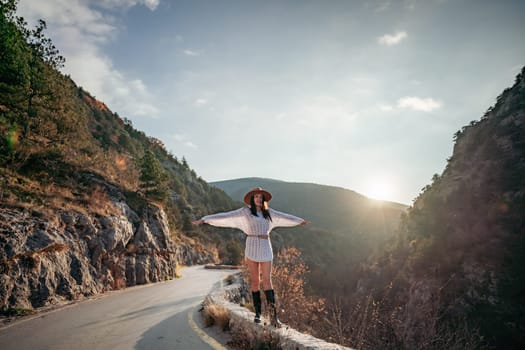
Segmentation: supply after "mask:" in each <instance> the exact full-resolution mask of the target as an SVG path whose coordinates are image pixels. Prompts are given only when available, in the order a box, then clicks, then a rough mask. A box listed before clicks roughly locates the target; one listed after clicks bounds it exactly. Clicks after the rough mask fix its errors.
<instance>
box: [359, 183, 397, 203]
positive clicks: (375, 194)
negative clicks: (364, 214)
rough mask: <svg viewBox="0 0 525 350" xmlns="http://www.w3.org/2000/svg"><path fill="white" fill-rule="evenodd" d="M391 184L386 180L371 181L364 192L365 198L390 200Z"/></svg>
mask: <svg viewBox="0 0 525 350" xmlns="http://www.w3.org/2000/svg"><path fill="white" fill-rule="evenodd" d="M392 189H393V187H392V184H391V182H390V181H388V180H386V179H378V180H374V181H371V182H370V183H369V184H368V186H367V190H366V192H365V193H366V196H367V197H369V198H372V199H378V200H390V198H391V197H392V192H393V191H392Z"/></svg>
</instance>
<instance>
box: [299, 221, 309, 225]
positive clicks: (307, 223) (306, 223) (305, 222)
mask: <svg viewBox="0 0 525 350" xmlns="http://www.w3.org/2000/svg"><path fill="white" fill-rule="evenodd" d="M311 223H312V222H311V221H308V220H304V221H303V222H301V223H300V224H299V226H305V225H310V224H311Z"/></svg>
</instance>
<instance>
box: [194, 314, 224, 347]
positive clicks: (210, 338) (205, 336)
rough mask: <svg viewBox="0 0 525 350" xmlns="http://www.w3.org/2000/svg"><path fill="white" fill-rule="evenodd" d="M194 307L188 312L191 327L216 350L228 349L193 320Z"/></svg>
mask: <svg viewBox="0 0 525 350" xmlns="http://www.w3.org/2000/svg"><path fill="white" fill-rule="evenodd" d="M192 314H193V309H191V310H190V312H188V322H189V324H190V327H191V328H192V329H193V330H194V331H195V333H197V334H198V335H199V337H201V339H202V340H203V341H204V342H206V343H207V344H208V345H209V346H211V347H212V348H214V349H215V350H228V349H227V348H225V347H224V346H222V345H221V344H220V343H219V342H218V341H216V340H215V339H213V338H212V337H210V336H209V335H208V334H206V333H205V332H204V331H203V330H202V329H200V327H199V326H197V324H196V323H195V321H194V320H193V315H192Z"/></svg>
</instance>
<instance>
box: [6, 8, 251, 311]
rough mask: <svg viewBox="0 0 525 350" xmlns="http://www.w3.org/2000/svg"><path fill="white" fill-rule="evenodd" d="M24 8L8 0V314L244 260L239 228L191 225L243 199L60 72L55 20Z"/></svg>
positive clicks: (61, 60)
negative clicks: (50, 28) (32, 18)
mask: <svg viewBox="0 0 525 350" xmlns="http://www.w3.org/2000/svg"><path fill="white" fill-rule="evenodd" d="M15 11H16V2H15V1H2V2H0V57H1V61H0V311H1V312H2V313H5V314H11V313H18V312H20V310H27V309H32V308H36V307H42V306H48V305H52V304H55V303H59V302H62V301H64V300H72V299H77V298H81V297H83V296H87V295H92V294H96V293H100V292H103V291H106V290H111V289H119V288H125V287H126V286H131V285H135V284H143V283H149V282H155V281H161V280H165V279H170V278H174V277H176V275H177V269H178V267H179V266H180V265H182V264H195V263H204V262H218V261H220V260H223V261H225V262H231V261H232V260H236V261H237V260H238V259H239V258H240V254H241V253H240V248H239V246H240V244H241V243H239V240H238V239H235V240H234V239H233V238H239V234H238V233H236V232H233V231H226V232H224V231H222V233H221V234H220V235H215V234H209V233H210V232H213V229H212V228H210V229H209V230H208V231H206V232H202V231H195V230H193V227H192V225H191V223H190V222H191V220H193V219H195V217H197V216H199V215H202V214H206V213H209V212H213V211H218V210H229V209H232V208H234V207H236V206H237V204H236V203H234V202H233V201H232V200H231V199H230V198H229V197H228V196H227V195H226V194H225V193H224V192H223V191H221V190H218V189H216V188H213V187H210V186H209V185H208V184H207V183H206V182H205V181H204V180H202V179H201V178H200V177H199V176H198V175H197V174H196V173H195V172H194V171H193V170H192V169H191V168H190V166H189V165H188V163H187V162H186V160H185V159H184V158H182V159H178V158H177V157H175V156H174V155H172V154H171V153H170V152H168V151H167V150H166V148H165V147H164V145H163V144H162V142H161V141H160V140H157V139H155V138H152V137H148V136H147V135H145V134H144V133H143V132H142V131H139V130H136V129H135V128H134V127H133V125H132V123H131V121H130V120H128V119H126V118H121V117H120V116H119V115H118V114H116V113H114V112H112V111H111V110H109V109H108V107H107V106H106V105H105V104H104V103H103V102H101V101H99V100H97V99H96V98H95V97H93V96H92V95H91V94H90V93H89V92H87V91H85V90H84V89H83V88H81V87H79V86H77V85H76V84H75V82H74V81H73V80H72V79H71V78H70V77H68V76H65V75H63V74H62V73H60V71H59V69H60V68H61V66H62V65H63V64H64V58H63V57H61V56H60V55H59V53H58V50H57V49H56V48H55V47H54V46H53V44H52V42H51V40H50V39H49V38H46V37H45V35H44V33H45V27H46V26H45V22H43V21H42V22H40V23H39V25H38V26H37V27H36V28H34V29H29V28H27V24H26V23H25V22H24V21H23V19H21V18H18V17H17V16H16V13H15Z"/></svg>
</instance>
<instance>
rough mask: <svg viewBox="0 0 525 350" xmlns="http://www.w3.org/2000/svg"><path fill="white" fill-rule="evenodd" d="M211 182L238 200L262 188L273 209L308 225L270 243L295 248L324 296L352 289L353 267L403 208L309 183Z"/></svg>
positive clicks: (389, 232) (390, 230)
mask: <svg viewBox="0 0 525 350" xmlns="http://www.w3.org/2000/svg"><path fill="white" fill-rule="evenodd" d="M210 184H211V185H213V186H217V187H218V188H220V189H222V190H224V191H225V192H226V193H228V194H229V195H230V196H231V197H232V198H233V199H236V200H239V201H242V198H243V197H244V194H245V193H246V192H247V191H248V190H249V189H251V188H253V187H257V186H260V187H263V188H265V189H268V190H269V191H270V192H272V193H273V194H274V198H273V199H272V201H271V203H270V205H271V207H272V208H274V209H277V210H282V211H284V212H287V213H291V214H294V215H297V216H300V217H302V218H305V219H307V220H309V221H312V225H309V226H305V227H301V228H293V229H281V230H280V229H277V230H276V231H275V232H274V233H273V234H272V237H273V239H272V243H273V244H274V246H276V248H277V249H279V248H281V247H283V246H286V247H289V246H295V247H297V248H298V249H299V250H300V251H301V252H302V254H303V258H304V260H305V261H306V262H307V264H308V266H309V268H310V271H311V273H310V275H309V282H310V286H311V287H312V288H313V289H314V290H315V292H316V293H320V294H321V295H324V296H325V297H328V296H331V295H332V294H334V293H335V294H338V293H342V292H343V291H344V290H347V289H350V288H352V287H354V286H355V282H356V280H355V279H354V278H353V269H354V268H355V267H357V266H358V265H359V263H361V262H363V261H364V260H365V259H366V258H368V256H370V255H371V254H372V253H373V252H375V251H376V250H378V249H379V248H380V247H381V246H382V244H384V243H385V242H386V241H387V240H389V239H391V238H392V236H393V234H394V232H395V230H396V229H397V227H398V225H399V222H400V217H401V214H402V213H404V212H405V210H406V209H407V207H406V206H405V205H403V204H399V203H393V202H387V201H377V200H373V199H369V198H367V197H365V196H363V195H360V194H358V193H356V192H354V191H351V190H347V189H344V188H340V187H334V186H325V185H317V184H312V183H291V182H285V181H278V180H272V179H264V178H244V179H236V180H228V181H219V182H212V183H210Z"/></svg>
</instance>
